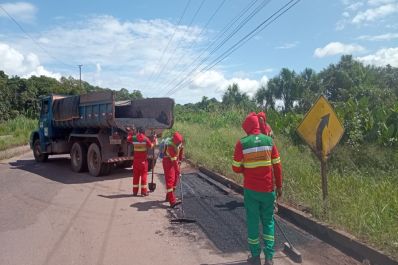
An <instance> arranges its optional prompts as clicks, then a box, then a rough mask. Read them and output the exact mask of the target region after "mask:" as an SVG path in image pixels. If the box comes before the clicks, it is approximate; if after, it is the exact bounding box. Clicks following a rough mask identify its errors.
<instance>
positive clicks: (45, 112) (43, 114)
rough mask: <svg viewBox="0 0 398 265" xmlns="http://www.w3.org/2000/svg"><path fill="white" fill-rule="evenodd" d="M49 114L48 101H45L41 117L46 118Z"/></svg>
mask: <svg viewBox="0 0 398 265" xmlns="http://www.w3.org/2000/svg"><path fill="white" fill-rule="evenodd" d="M47 114H48V100H46V101H43V103H42V106H41V116H45V115H47Z"/></svg>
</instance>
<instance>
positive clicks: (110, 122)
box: [30, 91, 174, 176]
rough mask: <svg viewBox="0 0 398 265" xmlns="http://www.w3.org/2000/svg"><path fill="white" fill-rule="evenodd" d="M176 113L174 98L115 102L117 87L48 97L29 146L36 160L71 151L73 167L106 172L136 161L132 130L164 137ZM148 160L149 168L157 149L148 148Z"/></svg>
mask: <svg viewBox="0 0 398 265" xmlns="http://www.w3.org/2000/svg"><path fill="white" fill-rule="evenodd" d="M173 111H174V100H173V99H171V98H146V99H135V100H126V101H115V95H114V92H113V91H101V92H92V93H87V94H82V95H73V96H63V95H49V96H45V97H42V98H41V110H40V116H39V126H38V127H39V128H38V129H37V130H35V131H33V132H32V133H31V136H30V147H31V149H32V150H33V155H34V158H35V160H36V161H37V162H46V161H47V159H48V157H49V156H50V155H59V154H70V158H71V159H70V161H71V167H72V170H73V171H75V172H83V171H86V170H88V172H89V173H90V175H92V176H101V175H107V174H109V172H110V170H111V168H112V167H113V166H121V167H128V166H131V165H132V160H133V156H132V145H131V144H130V143H128V142H127V136H128V133H129V130H134V128H140V127H141V128H143V129H144V130H145V134H146V135H147V136H151V135H158V136H160V135H161V134H162V132H163V130H165V129H170V128H171V127H172V126H173V122H174V116H173ZM148 160H149V163H148V165H149V167H151V166H152V165H154V163H152V161H154V162H156V155H155V150H153V152H148ZM149 170H151V168H149Z"/></svg>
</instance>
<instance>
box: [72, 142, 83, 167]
mask: <svg viewBox="0 0 398 265" xmlns="http://www.w3.org/2000/svg"><path fill="white" fill-rule="evenodd" d="M70 162H71V166H72V170H73V171H75V172H84V171H86V170H87V147H86V146H85V145H84V144H82V143H78V142H76V143H74V144H73V145H72V149H71V150H70Z"/></svg>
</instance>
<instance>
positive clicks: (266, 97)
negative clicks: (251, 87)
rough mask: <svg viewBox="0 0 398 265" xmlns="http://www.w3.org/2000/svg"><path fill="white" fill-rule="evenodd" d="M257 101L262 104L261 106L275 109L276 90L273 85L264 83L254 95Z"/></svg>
mask: <svg viewBox="0 0 398 265" xmlns="http://www.w3.org/2000/svg"><path fill="white" fill-rule="evenodd" d="M254 98H255V100H256V103H257V104H258V105H260V107H261V108H265V109H267V110H268V109H273V110H274V109H275V96H274V91H273V90H272V89H271V87H267V86H264V85H262V86H261V87H260V88H259V89H258V90H257V92H256V94H255V95H254Z"/></svg>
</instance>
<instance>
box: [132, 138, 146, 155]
mask: <svg viewBox="0 0 398 265" xmlns="http://www.w3.org/2000/svg"><path fill="white" fill-rule="evenodd" d="M133 146H134V151H137V152H146V151H147V147H146V142H145V141H144V142H139V141H138V140H137V137H136V136H133Z"/></svg>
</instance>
